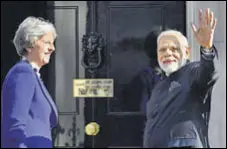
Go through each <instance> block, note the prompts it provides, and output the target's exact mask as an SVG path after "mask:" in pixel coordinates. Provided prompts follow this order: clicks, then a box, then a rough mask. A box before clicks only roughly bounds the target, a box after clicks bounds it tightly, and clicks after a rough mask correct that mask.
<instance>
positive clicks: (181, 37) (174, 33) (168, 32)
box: [157, 30, 189, 47]
mask: <svg viewBox="0 0 227 149" xmlns="http://www.w3.org/2000/svg"><path fill="white" fill-rule="evenodd" d="M164 36H174V37H176V38H177V39H178V40H179V41H180V43H181V45H182V46H186V47H189V44H188V40H187V38H186V37H185V36H184V35H183V34H182V33H181V32H179V31H176V30H166V31H163V32H161V34H160V35H159V36H158V38H157V43H159V41H160V39H161V38H162V37H164Z"/></svg>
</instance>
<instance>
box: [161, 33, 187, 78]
mask: <svg viewBox="0 0 227 149" xmlns="http://www.w3.org/2000/svg"><path fill="white" fill-rule="evenodd" d="M164 36H174V37H176V38H177V40H178V41H179V43H180V46H181V49H185V47H186V48H188V47H189V44H188V40H187V38H186V37H185V36H184V35H183V34H182V33H181V32H179V31H176V30H166V31H163V32H161V34H160V35H159V36H158V38H157V43H159V41H160V39H161V38H162V37H164ZM186 62H187V57H186V50H185V51H182V58H181V59H180V61H179V63H173V64H171V66H169V65H164V64H163V63H162V62H160V61H159V60H158V63H159V66H160V67H161V69H162V70H164V71H165V73H166V75H167V76H169V75H170V74H171V73H173V72H175V71H177V70H178V69H180V67H182V66H184V65H185V64H186Z"/></svg>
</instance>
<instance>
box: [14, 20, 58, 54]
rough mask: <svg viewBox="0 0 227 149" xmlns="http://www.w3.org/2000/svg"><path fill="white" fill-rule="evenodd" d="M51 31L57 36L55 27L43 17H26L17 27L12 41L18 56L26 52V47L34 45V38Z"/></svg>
mask: <svg viewBox="0 0 227 149" xmlns="http://www.w3.org/2000/svg"><path fill="white" fill-rule="evenodd" d="M48 32H52V33H53V35H54V38H56V37H57V33H56V29H55V27H54V25H53V24H52V23H50V22H49V21H48V20H44V19H43V18H40V17H39V18H36V17H31V16H30V17H27V18H26V19H25V20H24V21H23V22H22V23H21V24H20V25H19V27H18V29H17V31H16V33H15V36H14V39H13V43H14V46H15V48H16V50H17V53H18V55H19V56H23V55H25V54H26V53H27V50H26V49H27V48H32V47H34V43H35V41H36V40H38V39H40V38H41V37H42V36H44V35H45V34H46V33H48Z"/></svg>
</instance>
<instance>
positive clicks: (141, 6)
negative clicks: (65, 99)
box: [85, 1, 185, 147]
mask: <svg viewBox="0 0 227 149" xmlns="http://www.w3.org/2000/svg"><path fill="white" fill-rule="evenodd" d="M88 8H89V11H88V19H87V21H88V22H87V33H90V32H97V33H98V34H101V35H102V36H103V38H104V49H103V54H102V57H103V61H102V65H101V67H100V68H99V69H98V71H97V72H96V73H95V74H91V73H90V72H88V71H87V72H86V78H91V77H95V78H112V79H114V97H113V98H94V99H91V98H88V99H86V102H85V118H86V123H89V122H93V121H95V122H97V123H98V124H99V125H100V132H99V133H98V134H97V135H96V136H88V135H86V136H85V147H142V142H143V128H144V123H145V116H144V114H143V113H142V112H141V110H143V109H141V107H140V104H141V100H142V99H138V98H134V97H133V96H131V95H130V93H131V94H133V93H135V92H137V88H139V86H131V87H130V88H131V90H130V92H129V94H125V93H124V90H125V88H126V87H127V86H128V84H130V83H131V81H133V79H134V78H135V77H136V76H137V75H138V74H139V73H140V72H141V71H142V70H143V69H146V68H147V67H149V66H150V57H149V56H148V55H147V53H146V52H145V48H144V43H145V40H146V37H147V35H149V33H150V32H151V31H152V30H154V29H158V28H170V29H176V30H179V31H181V32H183V33H184V34H185V2H183V1H119V2H117V1H96V2H94V1H91V2H88ZM151 42H156V41H151ZM150 50H156V49H150ZM92 75H94V76H92Z"/></svg>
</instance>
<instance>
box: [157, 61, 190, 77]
mask: <svg viewBox="0 0 227 149" xmlns="http://www.w3.org/2000/svg"><path fill="white" fill-rule="evenodd" d="M186 62H187V59H186V58H182V59H181V60H180V61H178V62H173V61H172V62H171V63H170V64H163V62H160V61H158V63H159V66H160V67H161V69H162V70H163V71H164V72H165V73H166V75H167V76H169V75H170V74H171V73H173V72H175V71H177V70H178V69H180V68H181V67H183V66H184V65H185V64H186Z"/></svg>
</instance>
